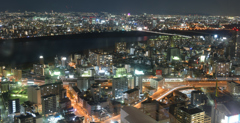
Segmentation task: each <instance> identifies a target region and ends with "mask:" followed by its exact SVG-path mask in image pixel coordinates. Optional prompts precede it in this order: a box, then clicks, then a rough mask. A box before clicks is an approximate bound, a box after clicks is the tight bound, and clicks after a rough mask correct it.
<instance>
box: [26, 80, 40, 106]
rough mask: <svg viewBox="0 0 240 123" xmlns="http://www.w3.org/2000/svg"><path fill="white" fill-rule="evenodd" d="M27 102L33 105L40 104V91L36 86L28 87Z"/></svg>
mask: <svg viewBox="0 0 240 123" xmlns="http://www.w3.org/2000/svg"><path fill="white" fill-rule="evenodd" d="M27 94H28V101H30V102H31V103H33V104H38V105H39V104H41V91H40V88H39V87H38V86H37V85H32V86H28V89H27Z"/></svg>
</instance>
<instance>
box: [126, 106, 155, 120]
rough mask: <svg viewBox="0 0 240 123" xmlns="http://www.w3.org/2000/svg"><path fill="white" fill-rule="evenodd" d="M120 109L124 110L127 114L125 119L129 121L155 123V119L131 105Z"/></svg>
mask: <svg viewBox="0 0 240 123" xmlns="http://www.w3.org/2000/svg"><path fill="white" fill-rule="evenodd" d="M121 110H123V111H125V112H126V113H127V114H128V115H127V116H126V117H125V119H126V120H127V121H128V122H129V123H156V122H157V121H156V120H154V119H153V118H151V117H149V116H148V115H146V114H144V113H143V112H141V111H140V110H139V109H137V108H135V107H132V106H125V107H123V108H122V109H121Z"/></svg>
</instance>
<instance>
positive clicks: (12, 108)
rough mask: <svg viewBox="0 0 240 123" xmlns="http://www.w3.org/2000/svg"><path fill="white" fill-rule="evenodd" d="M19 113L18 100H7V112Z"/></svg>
mask: <svg viewBox="0 0 240 123" xmlns="http://www.w3.org/2000/svg"><path fill="white" fill-rule="evenodd" d="M15 113H20V100H19V99H13V100H8V114H15Z"/></svg>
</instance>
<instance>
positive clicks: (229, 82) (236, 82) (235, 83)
mask: <svg viewBox="0 0 240 123" xmlns="http://www.w3.org/2000/svg"><path fill="white" fill-rule="evenodd" d="M228 83H234V84H237V85H238V86H240V84H239V83H237V82H235V81H233V80H232V81H228Z"/></svg>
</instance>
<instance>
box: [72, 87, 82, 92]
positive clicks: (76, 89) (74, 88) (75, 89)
mask: <svg viewBox="0 0 240 123" xmlns="http://www.w3.org/2000/svg"><path fill="white" fill-rule="evenodd" d="M72 89H73V90H74V91H75V92H77V93H81V91H80V90H79V89H78V87H77V86H72Z"/></svg>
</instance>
